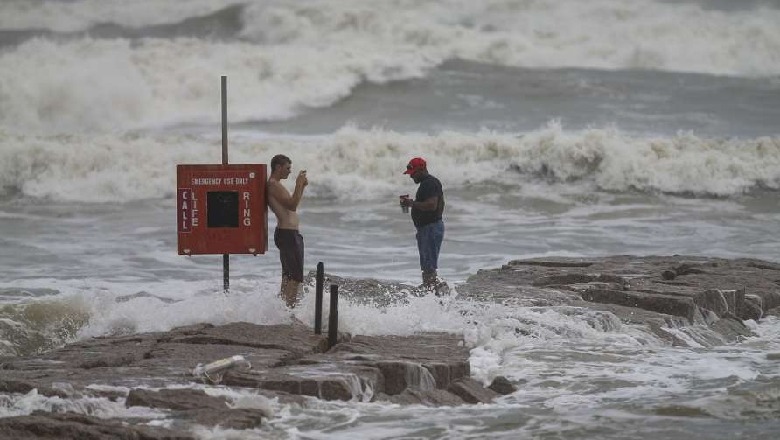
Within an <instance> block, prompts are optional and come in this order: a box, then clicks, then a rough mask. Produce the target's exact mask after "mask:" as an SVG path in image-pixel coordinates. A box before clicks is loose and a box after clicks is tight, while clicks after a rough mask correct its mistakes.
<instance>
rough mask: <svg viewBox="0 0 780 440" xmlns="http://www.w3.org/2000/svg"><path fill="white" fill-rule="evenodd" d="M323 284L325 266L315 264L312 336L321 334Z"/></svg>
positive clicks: (320, 263)
mask: <svg viewBox="0 0 780 440" xmlns="http://www.w3.org/2000/svg"><path fill="white" fill-rule="evenodd" d="M324 283H325V264H323V263H322V261H320V262H319V263H317V290H316V296H315V300H314V334H315V335H321V334H322V289H323V287H324V286H323V284H324Z"/></svg>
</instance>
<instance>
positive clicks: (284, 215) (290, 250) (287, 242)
mask: <svg viewBox="0 0 780 440" xmlns="http://www.w3.org/2000/svg"><path fill="white" fill-rule="evenodd" d="M291 168H292V161H291V160H290V158H289V157H287V156H285V155H283V154H277V155H276V156H274V157H273V159H271V175H270V176H268V186H267V190H268V206H270V207H271V210H272V211H273V212H274V214H276V230H275V231H274V243H275V244H276V247H277V248H279V259H280V260H281V262H282V286H281V289H280V292H279V295H280V296H281V297H282V299H284V302H285V303H286V304H287V307H290V308H293V307H295V304H296V303H297V302H298V288H299V286H300V285H301V283H302V282H303V236H302V235H301V234H300V233H299V232H298V224H299V220H298V212H297V210H298V204H300V202H301V199H302V198H303V189H304V188H305V187H306V185H308V184H309V180H308V179H307V178H306V171H305V170H303V171H301V172H300V173H298V177H297V178H296V179H295V190H293V193H292V194H290V192H289V191H287V188H285V187H284V185H282V182H281V181H282V180H284V179H286V178H287V177H288V176H289V175H290V170H291Z"/></svg>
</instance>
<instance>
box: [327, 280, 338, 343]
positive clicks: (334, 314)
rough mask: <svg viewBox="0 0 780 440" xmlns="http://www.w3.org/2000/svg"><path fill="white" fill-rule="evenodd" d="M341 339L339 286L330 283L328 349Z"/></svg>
mask: <svg viewBox="0 0 780 440" xmlns="http://www.w3.org/2000/svg"><path fill="white" fill-rule="evenodd" d="M338 340H339V286H338V284H331V285H330V316H328V349H331V348H333V346H334V345H336V343H337V342H338Z"/></svg>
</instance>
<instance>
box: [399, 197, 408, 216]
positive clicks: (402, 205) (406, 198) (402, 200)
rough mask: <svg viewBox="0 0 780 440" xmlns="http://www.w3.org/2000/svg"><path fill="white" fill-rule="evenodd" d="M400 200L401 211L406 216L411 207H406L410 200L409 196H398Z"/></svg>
mask: <svg viewBox="0 0 780 440" xmlns="http://www.w3.org/2000/svg"><path fill="white" fill-rule="evenodd" d="M398 199H399V201H398V203H400V204H401V211H402V212H403V213H404V214H406V213H407V212H409V207H408V206H406V205H404V202H405V201H406V200H408V199H409V194H403V195H400V196H398Z"/></svg>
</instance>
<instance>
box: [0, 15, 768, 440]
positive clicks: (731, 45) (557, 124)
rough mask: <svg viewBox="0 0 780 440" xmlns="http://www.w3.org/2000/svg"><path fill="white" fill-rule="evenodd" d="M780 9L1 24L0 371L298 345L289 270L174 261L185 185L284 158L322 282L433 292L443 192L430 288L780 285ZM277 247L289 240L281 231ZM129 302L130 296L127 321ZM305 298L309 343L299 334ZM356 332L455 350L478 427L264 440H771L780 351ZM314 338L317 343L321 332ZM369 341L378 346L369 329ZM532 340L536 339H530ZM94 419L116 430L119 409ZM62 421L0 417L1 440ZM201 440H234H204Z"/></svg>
mask: <svg viewBox="0 0 780 440" xmlns="http://www.w3.org/2000/svg"><path fill="white" fill-rule="evenodd" d="M778 23H780V4H779V3H778V2H776V1H749V2H727V1H715V0H712V1H706V0H699V1H693V0H691V1H634V2H626V1H618V0H596V1H591V2H587V3H583V2H577V1H564V0H554V1H553V0H551V1H520V0H503V1H485V2H468V1H465V0H464V1H454V0H450V1H445V0H439V1H430V2H407V1H389V2H379V1H307V2H300V3H292V2H281V1H279V2H231V1H222V2H218V1H205V0H203V1H190V2H186V3H182V2H175V1H172V0H171V1H164V0H145V1H141V2H120V1H118V0H117V1H114V0H109V1H106V0H103V1H95V0H80V1H79V0H76V1H41V2H35V3H30V2H25V1H9V2H3V3H2V4H1V5H0V267H2V271H0V336H1V339H2V341H0V352H2V353H4V354H12V355H13V354H23V353H29V352H33V351H35V350H43V349H46V348H49V347H52V346H56V345H58V344H61V343H63V342H65V341H68V340H73V339H76V338H83V337H89V336H96V335H104V334H110V333H112V332H116V331H128V330H129V331H151V330H165V329H168V328H171V327H174V326H177V325H184V324H190V323H194V322H204V321H205V322H213V323H224V322H230V321H239V320H242V321H249V322H256V323H279V322H286V321H287V320H288V319H289V317H288V314H287V312H286V311H285V310H284V309H283V307H282V306H281V302H280V301H279V300H277V299H276V297H275V292H276V290H277V288H278V284H277V283H278V278H279V272H278V262H277V257H278V256H277V254H276V253H275V249H273V247H272V246H271V249H270V250H269V252H268V253H267V254H266V255H264V256H258V257H246V256H235V257H233V258H232V259H231V294H230V295H229V296H227V297H226V296H224V295H223V294H222V292H221V282H222V278H221V275H222V273H221V271H222V266H221V257H218V256H214V257H194V258H185V257H181V256H179V255H177V254H176V234H175V198H174V195H175V165H176V164H180V163H218V162H220V159H221V156H220V154H221V148H220V146H221V140H220V139H221V133H220V121H219V117H220V112H219V93H220V90H219V77H220V76H221V75H227V76H228V118H229V120H230V131H229V135H230V137H229V141H230V160H231V162H233V163H258V162H259V163H267V162H268V161H269V160H270V157H272V156H273V155H274V154H276V153H279V152H282V153H285V154H287V155H289V156H290V157H291V158H292V159H293V167H294V168H295V169H307V170H308V175H309V179H310V182H311V183H310V185H309V187H308V189H307V194H306V198H305V201H304V203H303V206H302V208H301V210H300V213H301V218H302V233H303V234H304V237H305V239H306V247H307V256H306V261H307V270H308V269H313V268H314V266H315V265H316V262H318V261H323V262H325V264H326V268H327V270H328V271H331V272H333V273H336V274H339V275H344V276H354V277H372V278H381V279H389V280H394V281H403V282H408V283H416V282H417V281H418V277H419V272H418V269H417V255H416V249H415V246H414V237H413V234H414V231H413V229H412V226H411V224H410V222H409V220H408V218H406V217H405V216H403V215H402V214H401V212H400V209H398V206H397V195H398V194H404V193H413V192H414V190H415V187H414V186H413V185H412V184H411V182H410V181H409V179H408V178H407V177H405V176H403V175H401V171H403V167H404V165H405V163H406V161H407V160H408V159H409V158H410V157H412V156H417V155H422V156H424V157H425V158H426V159H427V160H428V162H429V165H430V170H431V172H432V173H433V174H434V175H436V176H437V177H439V178H440V179H441V180H442V182H443V184H444V186H445V190H446V192H447V200H448V207H447V212H446V218H445V221H446V224H447V235H446V239H445V243H444V246H443V251H442V256H441V262H440V266H441V274H442V275H443V276H444V277H445V278H447V279H448V280H449V281H450V282H451V283H454V284H457V282H459V281H463V280H465V279H466V278H467V277H468V276H469V275H470V274H473V273H475V272H476V271H477V270H479V269H482V268H492V267H496V266H499V265H501V264H503V263H505V262H507V261H508V260H510V259H516V258H527V257H537V256H546V255H564V256H603V255H612V254H635V255H668V254H690V255H703V256H713V257H726V258H731V257H755V258H762V259H767V260H770V261H779V260H778V259H779V258H780V257H779V256H778V255H780V244H778V241H777V239H776V237H778V236H780V199H779V198H778V195H779V193H778V190H780V135H779V134H778V133H779V131H778V125H777V121H780V58H778V57H777V53H779V51H780V25H778ZM269 226H270V227H271V228H273V226H274V224H273V219H271V223H270V224H269ZM139 293H141V294H140V295H139ZM309 299H310V298H307V299H306V300H305V301H304V304H303V306H302V308H301V309H300V312H299V313H300V314H301V316H303V315H305V314H306V313H310V312H311V310H312V308H313V305H312V304H311V303H312V302H313V301H309ZM415 301H416V302H414V303H413V304H412V306H409V307H403V306H398V307H390V308H387V309H381V310H378V309H372V308H369V307H365V306H361V305H351V304H346V305H344V311H343V312H342V314H343V318H342V320H343V323H342V327H343V328H345V329H346V330H347V331H352V332H354V333H369V334H383V333H386V334H409V333H413V332H415V331H428V330H446V331H454V332H462V333H463V334H464V336H465V337H466V339H467V341H468V342H469V343H470V344H471V345H472V346H473V350H472V358H471V362H472V370H473V372H474V374H475V376H476V377H477V378H478V379H481V380H485V381H489V380H490V379H492V378H493V377H495V376H496V375H499V374H500V375H505V376H507V377H509V378H510V379H512V380H514V381H516V382H517V383H518V384H522V385H521V387H520V391H519V392H518V393H516V394H514V395H512V396H508V397H506V398H504V399H502V400H500V401H499V402H497V403H495V404H492V405H487V406H483V407H477V408H474V407H464V408H457V409H452V408H444V409H430V408H399V407H388V406H386V405H378V404H370V403H368V404H366V403H356V402H353V403H347V404H333V403H322V404H321V405H320V407H319V408H316V409H300V408H286V407H279V408H276V411H277V416H278V417H276V418H275V419H274V420H272V421H271V422H270V424H269V425H268V426H266V427H264V428H263V430H261V431H259V432H255V433H252V434H249V433H246V434H245V435H246V436H248V438H252V437H251V436H252V435H256V436H270V437H276V438H399V437H401V438H485V437H492V438H524V437H525V438H561V437H565V438H629V437H630V438H651V437H652V438H670V439H676V438H689V437H690V436H692V435H694V436H699V437H702V438H772V437H771V433H772V432H777V429H778V428H780V421H779V420H780V368H779V367H778V366H777V361H776V360H774V361H773V360H770V358H768V357H767V355H768V354H770V353H777V352H778V351H780V346H779V345H778V342H777V336H778V332H780V323H779V322H778V321H777V320H775V319H767V320H764V321H762V322H761V323H749V325H750V326H751V327H753V328H754V331H755V332H756V333H757V334H758V335H759V336H758V337H757V338H753V339H751V340H748V341H745V342H743V343H740V344H735V345H730V346H725V347H716V348H713V347H694V348H678V347H674V348H672V347H668V346H666V345H665V344H664V343H663V342H662V341H658V340H656V339H655V338H653V337H652V336H650V335H649V334H647V333H645V332H643V331H642V330H641V329H637V328H631V327H629V326H625V325H620V324H619V323H616V324H615V325H614V326H601V327H600V326H592V325H590V324H589V320H588V319H587V317H583V316H578V315H577V314H574V315H571V314H561V313H558V312H555V311H552V310H539V309H524V308H506V307H503V306H498V305H495V306H493V305H491V306H486V307H479V308H477V309H476V310H474V311H473V312H474V313H478V314H479V315H480V316H481V317H483V319H480V320H478V321H479V322H483V323H490V324H483V325H477V326H475V325H474V324H473V323H470V322H467V321H466V320H465V319H464V318H463V316H462V315H461V314H460V313H458V312H457V311H458V310H459V309H461V310H462V309H464V308H470V307H473V305H471V304H467V303H460V302H459V301H458V300H457V298H456V299H455V300H454V302H453V303H452V304H451V305H450V307H451V309H447V310H444V309H442V308H441V307H439V306H438V305H437V304H435V303H434V302H433V301H428V300H426V299H424V298H423V299H419V300H415ZM304 318H305V316H304ZM377 323H378V324H381V325H377ZM518 325H522V326H528V330H529V332H527V333H528V334H530V335H532V336H522V335H520V336H518V334H517V333H516V332H515V331H514V329H515V328H516V327H517V326H518ZM95 405H96V406H97V412H98V413H100V414H103V415H105V416H122V415H123V414H125V413H124V412H123V411H125V410H123V409H121V408H115V407H114V406H112V404H111V403H109V402H103V403H96V404H95ZM47 407H51V402H48V401H47V399H46V398H44V397H39V396H19V397H18V398H14V399H11V400H9V401H3V402H0V415H2V414H5V415H10V414H23V413H28V412H29V411H32V410H33V409H36V408H47ZM203 435H204V437H215V436H216V437H219V436H225V437H227V436H229V435H233V434H228V433H224V432H208V433H204V434H203Z"/></svg>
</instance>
